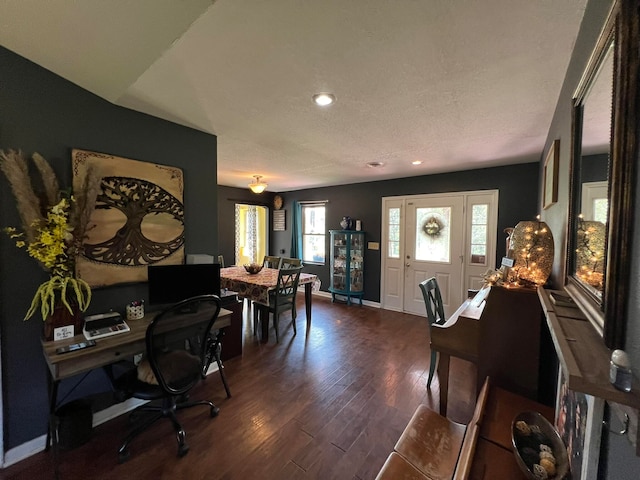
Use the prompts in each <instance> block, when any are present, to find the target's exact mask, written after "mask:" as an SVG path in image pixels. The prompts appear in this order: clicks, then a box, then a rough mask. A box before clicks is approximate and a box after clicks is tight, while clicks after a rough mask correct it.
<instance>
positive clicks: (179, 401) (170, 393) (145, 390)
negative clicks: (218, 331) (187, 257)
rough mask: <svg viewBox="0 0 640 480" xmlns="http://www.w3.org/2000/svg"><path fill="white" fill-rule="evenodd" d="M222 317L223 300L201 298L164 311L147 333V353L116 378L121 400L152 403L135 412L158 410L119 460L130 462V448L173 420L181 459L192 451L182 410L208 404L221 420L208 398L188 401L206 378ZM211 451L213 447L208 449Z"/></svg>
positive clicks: (138, 428)
mask: <svg viewBox="0 0 640 480" xmlns="http://www.w3.org/2000/svg"><path fill="white" fill-rule="evenodd" d="M219 313H220V298H219V297H218V296H216V295H200V296H197V297H192V298H189V299H186V300H183V301H181V302H178V303H176V304H175V305H172V306H171V307H169V308H167V309H165V310H163V311H162V312H160V313H159V314H158V315H157V316H156V317H155V318H154V319H153V320H152V321H151V323H150V324H149V326H148V327H147V330H146V334H145V343H146V351H145V356H144V358H143V360H142V361H141V362H140V363H139V364H138V366H137V367H134V368H131V369H129V370H128V371H127V372H125V373H124V374H123V375H121V376H120V377H118V378H117V379H115V381H114V387H115V389H116V392H117V394H118V398H120V399H123V398H130V397H134V398H139V399H142V400H148V401H149V403H147V404H144V405H141V406H140V407H138V408H137V409H135V410H134V411H133V412H132V413H137V412H142V411H146V412H153V413H154V414H153V415H151V416H150V417H147V416H141V417H142V418H141V420H144V421H141V422H140V423H139V424H138V425H136V426H134V427H133V429H132V431H131V432H130V433H129V435H128V436H127V438H126V439H125V441H124V442H123V444H122V445H121V446H120V449H119V450H118V461H119V462H120V463H123V462H125V461H127V460H128V459H129V456H130V452H129V445H130V444H131V442H132V441H133V440H134V438H135V437H137V436H138V435H139V434H141V433H142V432H143V431H144V430H146V429H147V428H148V427H150V426H151V425H152V424H153V423H154V422H155V421H156V420H159V419H160V418H163V417H166V418H168V419H170V420H171V423H172V424H173V427H174V430H175V432H176V438H177V441H178V456H179V457H182V456H184V455H186V454H187V452H188V451H189V445H187V443H186V433H185V431H184V428H183V427H182V425H181V424H180V422H179V421H178V418H177V415H176V413H177V411H178V410H182V409H184V408H190V407H194V406H196V405H203V406H208V407H209V416H210V417H216V416H217V415H218V413H219V411H220V410H219V408H218V407H216V406H215V405H214V404H213V403H212V402H210V401H207V400H200V401H188V395H187V394H188V392H189V391H190V390H191V388H192V387H194V386H195V385H196V384H197V383H198V382H199V381H200V380H201V379H202V376H201V375H202V371H203V368H204V365H205V363H206V362H207V355H208V352H209V348H208V347H209V346H210V344H209V343H208V341H207V340H208V338H209V335H210V333H211V331H212V330H213V329H215V323H216V321H217V319H218V314H219ZM207 448H208V447H207Z"/></svg>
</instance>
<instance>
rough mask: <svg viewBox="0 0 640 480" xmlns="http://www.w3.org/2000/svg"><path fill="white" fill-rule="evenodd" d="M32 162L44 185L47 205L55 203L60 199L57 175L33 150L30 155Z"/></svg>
mask: <svg viewBox="0 0 640 480" xmlns="http://www.w3.org/2000/svg"><path fill="white" fill-rule="evenodd" d="M31 158H32V159H33V163H35V165H36V168H37V169H38V172H40V177H41V178H42V186H43V187H44V193H45V195H46V196H47V203H48V204H49V205H48V206H51V205H55V204H57V203H58V202H59V201H60V184H59V183H58V177H56V173H55V172H54V171H53V168H51V165H49V162H47V161H46V160H45V159H44V157H43V156H42V155H40V154H39V153H38V152H35V153H34V154H33V155H31Z"/></svg>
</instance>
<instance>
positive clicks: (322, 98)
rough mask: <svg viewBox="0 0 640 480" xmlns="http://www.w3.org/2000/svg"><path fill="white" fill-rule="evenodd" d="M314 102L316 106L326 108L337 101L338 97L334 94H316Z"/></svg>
mask: <svg viewBox="0 0 640 480" xmlns="http://www.w3.org/2000/svg"><path fill="white" fill-rule="evenodd" d="M313 101H314V103H315V104H316V105H319V106H321V107H326V106H327V105H331V104H332V103H333V102H335V101H336V96H335V95H333V94H332V93H316V94H315V95H314V96H313Z"/></svg>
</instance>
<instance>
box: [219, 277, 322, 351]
mask: <svg viewBox="0 0 640 480" xmlns="http://www.w3.org/2000/svg"><path fill="white" fill-rule="evenodd" d="M317 280H318V276H317V275H314V274H312V273H304V272H302V273H300V280H299V281H298V285H304V305H305V311H306V314H307V333H308V332H309V330H310V329H311V298H312V295H311V294H312V291H313V286H314V284H315V283H316V282H317ZM277 285H278V269H277V268H263V269H262V270H260V271H259V272H258V273H249V272H247V271H246V270H245V268H244V267H242V266H231V267H225V268H221V269H220V287H221V288H224V289H227V290H231V291H233V292H236V293H237V294H238V297H240V298H246V299H247V300H251V301H252V302H254V303H255V304H256V306H257V310H258V315H259V316H258V318H259V319H260V325H261V329H260V330H261V332H260V333H261V335H260V340H261V341H262V342H263V343H266V342H268V341H269V293H270V292H272V291H274V290H275V289H276V286H277Z"/></svg>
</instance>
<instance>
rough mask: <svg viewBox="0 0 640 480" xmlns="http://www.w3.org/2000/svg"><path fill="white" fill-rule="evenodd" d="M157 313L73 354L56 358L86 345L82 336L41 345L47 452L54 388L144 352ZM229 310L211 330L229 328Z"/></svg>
mask: <svg viewBox="0 0 640 480" xmlns="http://www.w3.org/2000/svg"><path fill="white" fill-rule="evenodd" d="M158 313H159V312H154V313H150V314H147V315H145V316H144V317H143V318H141V319H140V320H127V324H128V325H129V328H130V331H129V332H126V333H119V334H117V335H112V336H111V337H104V338H99V339H97V340H96V345H95V347H90V348H85V349H83V350H77V351H75V352H70V353H64V354H57V353H56V349H57V348H58V347H64V346H66V345H71V344H74V343H79V342H83V341H86V339H85V337H84V335H83V334H80V335H76V336H75V337H72V338H69V339H66V340H59V341H50V342H42V352H43V354H44V359H45V361H46V362H47V366H48V367H49V429H48V431H47V442H46V445H47V448H49V444H50V438H51V432H52V427H53V426H54V424H53V422H54V420H55V411H56V407H57V405H56V404H57V401H58V398H57V397H58V385H59V384H60V381H62V380H64V379H65V378H69V377H72V376H74V375H78V374H80V373H85V372H88V371H90V370H94V369H96V368H101V367H106V366H108V365H112V364H114V363H116V362H119V361H120V360H124V359H126V358H129V357H132V356H133V355H136V354H138V353H143V352H144V351H145V349H146V345H145V334H146V331H147V326H148V325H149V324H150V323H151V321H152V320H153V318H154V317H155V316H156V315H157V314H158ZM231 313H232V312H230V311H229V310H225V309H220V313H219V314H218V319H217V320H216V322H215V324H214V326H215V328H216V329H218V328H225V327H228V326H229V325H230V324H231Z"/></svg>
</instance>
